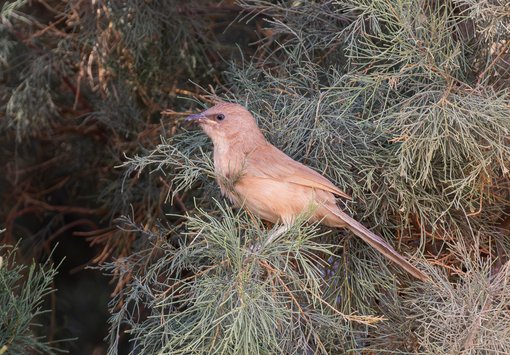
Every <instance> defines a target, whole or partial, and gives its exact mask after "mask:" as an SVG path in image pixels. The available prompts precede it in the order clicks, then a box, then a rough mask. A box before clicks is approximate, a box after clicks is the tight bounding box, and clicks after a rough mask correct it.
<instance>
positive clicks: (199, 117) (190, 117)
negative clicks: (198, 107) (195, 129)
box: [184, 113, 206, 122]
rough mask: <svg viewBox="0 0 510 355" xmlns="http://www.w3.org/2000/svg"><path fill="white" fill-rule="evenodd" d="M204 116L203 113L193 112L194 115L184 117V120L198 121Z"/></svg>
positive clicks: (204, 117) (203, 118)
mask: <svg viewBox="0 0 510 355" xmlns="http://www.w3.org/2000/svg"><path fill="white" fill-rule="evenodd" d="M205 119H206V116H205V115H204V114H203V113H195V114H194V115H191V116H188V117H186V119H185V120H184V121H186V122H191V121H192V122H200V121H202V120H205Z"/></svg>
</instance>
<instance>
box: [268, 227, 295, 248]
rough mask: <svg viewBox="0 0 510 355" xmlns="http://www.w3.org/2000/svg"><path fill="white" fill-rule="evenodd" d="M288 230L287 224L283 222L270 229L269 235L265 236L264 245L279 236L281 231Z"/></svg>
mask: <svg viewBox="0 0 510 355" xmlns="http://www.w3.org/2000/svg"><path fill="white" fill-rule="evenodd" d="M288 230H289V226H288V225H286V224H284V225H281V226H280V227H278V228H276V230H272V231H271V232H270V233H269V236H268V237H267V239H266V241H265V242H264V246H267V245H269V244H270V243H271V242H272V241H273V240H275V239H276V238H278V237H279V236H281V235H282V234H283V233H285V232H286V231H288Z"/></svg>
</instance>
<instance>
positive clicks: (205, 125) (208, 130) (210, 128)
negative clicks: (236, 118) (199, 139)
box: [198, 120, 218, 137]
mask: <svg viewBox="0 0 510 355" xmlns="http://www.w3.org/2000/svg"><path fill="white" fill-rule="evenodd" d="M198 124H199V125H200V127H201V128H202V130H203V131H204V132H205V134H207V135H208V136H209V137H212V136H213V135H214V131H215V128H216V126H217V125H218V124H217V123H216V122H211V121H207V120H204V121H200V122H199V123H198Z"/></svg>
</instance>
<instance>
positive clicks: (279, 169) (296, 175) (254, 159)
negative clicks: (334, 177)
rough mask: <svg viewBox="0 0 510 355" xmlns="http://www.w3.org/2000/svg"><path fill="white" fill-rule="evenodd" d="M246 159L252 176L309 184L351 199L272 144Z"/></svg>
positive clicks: (264, 146) (260, 148)
mask: <svg viewBox="0 0 510 355" xmlns="http://www.w3.org/2000/svg"><path fill="white" fill-rule="evenodd" d="M246 159H247V160H248V162H247V164H246V170H247V171H246V172H247V173H248V174H250V175H252V176H257V177H261V178H272V179H276V180H280V181H286V182H290V183H293V184H298V185H303V186H309V187H312V188H316V189H321V190H325V191H328V192H331V193H333V194H335V195H338V196H341V197H344V198H346V199H351V196H349V195H348V194H347V193H345V192H343V191H342V190H340V189H339V188H338V187H336V186H335V185H333V183H332V182H331V181H329V180H328V179H326V178H325V177H324V176H322V175H321V174H319V173H318V172H316V171H314V170H312V169H310V168H309V167H307V166H305V165H303V164H301V163H299V162H297V161H295V160H294V159H292V158H290V157H289V156H288V155H286V154H285V153H283V152H282V151H281V150H279V149H278V148H276V147H275V146H273V145H271V144H265V145H263V146H259V147H258V148H257V149H255V150H254V151H252V152H251V153H250V154H248V156H247V157H246Z"/></svg>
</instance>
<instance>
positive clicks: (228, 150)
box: [185, 102, 428, 281]
mask: <svg viewBox="0 0 510 355" xmlns="http://www.w3.org/2000/svg"><path fill="white" fill-rule="evenodd" d="M185 121H188V122H194V123H198V125H199V126H200V127H201V128H202V130H203V131H204V132H205V134H206V135H207V136H209V138H210V139H211V140H212V144H213V162H214V172H215V176H216V181H217V183H218V185H219V187H220V190H221V193H222V194H223V195H224V196H225V197H227V198H228V200H230V202H231V203H232V204H233V205H234V206H235V207H238V208H244V209H245V210H248V211H249V212H250V213H252V214H254V215H256V216H258V217H260V218H261V219H262V220H265V221H268V222H271V223H280V224H282V226H284V227H289V226H291V225H292V224H293V223H294V222H295V220H296V218H297V217H298V216H300V215H302V214H303V213H305V212H307V211H312V212H311V216H310V222H312V223H313V222H318V223H321V224H323V225H325V226H328V227H332V228H347V229H349V230H351V231H352V232H353V233H354V234H355V235H356V236H358V237H360V238H361V239H362V240H364V241H365V242H366V243H368V244H369V245H371V246H372V247H373V248H375V249H376V250H378V251H379V252H380V253H382V254H383V255H384V256H385V257H386V258H388V259H389V260H390V261H392V262H394V263H395V264H397V265H398V266H400V267H401V268H402V269H404V270H405V271H407V272H408V273H409V274H411V275H412V276H414V277H416V278H417V279H419V280H422V281H426V280H427V279H428V276H427V275H426V274H425V273H424V272H422V271H421V270H419V269H418V268H417V267H415V266H414V265H413V264H411V263H410V262H409V261H408V260H406V258H405V257H403V256H402V255H400V254H399V253H398V252H397V251H396V250H395V249H394V248H393V247H391V246H390V245H389V244H388V243H387V242H386V241H384V240H383V239H382V238H381V237H380V236H378V235H377V234H375V233H373V232H372V231H370V230H369V229H368V228H366V227H365V226H364V225H363V224H361V223H360V222H358V221H357V220H355V219H354V218H353V217H351V216H350V215H349V214H347V213H346V212H344V211H343V210H342V209H341V208H340V207H339V206H338V204H337V197H338V198H344V199H351V197H350V196H349V195H348V194H347V193H345V192H344V191H342V190H340V189H339V188H338V187H337V186H335V185H334V184H333V183H332V182H331V181H330V180H328V179H327V178H326V177H324V176H323V175H321V174H320V173H318V172H317V171H315V170H313V169H311V168H309V167H307V166H306V165H304V164H302V163H300V162H298V161H296V160H294V159H292V158H291V157H289V156H288V155H286V154H285V153H284V152H282V151H281V150H280V149H278V148H276V147H275V146H274V145H272V144H271V143H270V142H269V141H268V140H267V139H266V138H265V136H264V134H263V133H262V131H261V130H260V128H259V127H258V125H257V122H256V120H255V118H254V117H253V115H252V114H251V113H250V112H249V111H248V109H246V108H245V107H244V106H242V105H240V104H237V103H229V102H220V103H217V104H215V105H214V106H212V107H210V108H208V109H206V110H205V111H203V112H200V113H197V114H192V115H190V116H188V117H187V118H186V119H185ZM311 207H312V209H311Z"/></svg>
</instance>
